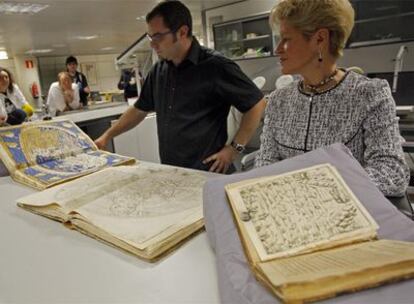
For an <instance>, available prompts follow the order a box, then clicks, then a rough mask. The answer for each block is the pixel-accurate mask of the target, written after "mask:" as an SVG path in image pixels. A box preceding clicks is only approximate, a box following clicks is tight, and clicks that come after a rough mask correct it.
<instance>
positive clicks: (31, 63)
mask: <svg viewBox="0 0 414 304" xmlns="http://www.w3.org/2000/svg"><path fill="white" fill-rule="evenodd" d="M24 62H25V64H26V69H33V60H25V61H24Z"/></svg>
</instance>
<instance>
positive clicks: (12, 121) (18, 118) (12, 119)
mask: <svg viewBox="0 0 414 304" xmlns="http://www.w3.org/2000/svg"><path fill="white" fill-rule="evenodd" d="M26 117H27V114H26V112H25V111H23V110H20V109H17V110H14V111H13V112H11V113H9V114H7V123H8V124H9V125H20V124H21V123H22V122H23V121H24V120H25V119H26Z"/></svg>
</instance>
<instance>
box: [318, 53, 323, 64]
mask: <svg viewBox="0 0 414 304" xmlns="http://www.w3.org/2000/svg"><path fill="white" fill-rule="evenodd" d="M322 60H323V59H322V51H321V50H319V57H318V61H319V62H322Z"/></svg>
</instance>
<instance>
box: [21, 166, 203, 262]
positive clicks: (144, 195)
mask: <svg viewBox="0 0 414 304" xmlns="http://www.w3.org/2000/svg"><path fill="white" fill-rule="evenodd" d="M205 180H206V177H205V174H203V173H201V172H199V171H196V170H190V169H182V168H177V167H172V166H166V165H159V164H151V163H144V162H141V163H139V164H137V165H135V166H120V167H113V168H107V169H104V170H102V171H99V172H96V173H93V174H91V175H87V176H84V177H81V178H79V179H76V180H74V181H70V182H68V183H65V184H62V185H58V186H56V187H53V188H50V189H46V190H44V191H42V192H39V193H35V194H32V195H29V196H26V197H23V198H20V199H19V200H18V201H17V202H18V205H19V206H20V207H22V208H24V209H26V210H28V211H31V212H34V213H37V214H39V215H43V216H46V217H49V218H51V219H54V220H57V221H61V222H63V223H64V224H65V225H66V226H67V227H69V228H72V229H76V230H78V231H80V232H82V233H84V234H86V235H88V236H91V237H93V238H96V239H98V240H101V241H103V242H105V243H108V244H109V245H112V246H115V247H117V248H120V249H123V250H125V251H127V252H129V253H132V254H134V255H136V256H138V257H140V258H143V259H146V260H149V261H155V260H157V259H158V258H159V257H161V256H163V255H164V254H166V253H167V252H169V251H171V250H173V249H174V248H176V247H177V246H178V245H179V244H180V243H181V242H183V241H184V240H185V239H187V238H188V237H189V236H191V235H192V234H194V233H196V232H197V231H199V230H200V229H201V228H202V227H203V224H204V222H203V213H202V188H203V185H204V182H205Z"/></svg>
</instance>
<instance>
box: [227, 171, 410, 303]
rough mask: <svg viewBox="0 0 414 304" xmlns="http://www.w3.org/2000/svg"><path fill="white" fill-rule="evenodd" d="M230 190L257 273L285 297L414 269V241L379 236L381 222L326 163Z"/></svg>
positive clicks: (370, 282)
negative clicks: (372, 215) (377, 222)
mask: <svg viewBox="0 0 414 304" xmlns="http://www.w3.org/2000/svg"><path fill="white" fill-rule="evenodd" d="M226 192H227V196H228V198H229V201H230V205H231V207H232V210H233V215H234V218H235V221H236V224H237V227H238V230H239V234H240V237H241V240H242V243H243V246H244V249H245V252H246V255H247V257H248V260H249V263H250V266H251V268H252V270H253V272H254V273H255V275H256V278H257V279H258V280H259V281H261V282H262V283H263V284H265V286H267V287H268V288H269V289H270V290H271V291H272V292H273V293H274V294H276V295H277V296H278V297H279V298H280V299H282V300H283V301H285V302H304V301H306V302H308V301H315V300H319V299H323V298H329V297H334V296H335V295H337V294H339V293H343V292H353V291H356V290H360V289H364V288H368V287H373V286H377V285H380V284H383V283H385V282H390V281H397V280H401V279H407V278H411V277H413V276H414V243H409V242H401V241H391V240H375V238H376V230H377V229H378V226H377V224H376V223H375V221H374V220H373V218H372V217H371V216H370V215H369V214H368V212H367V211H366V210H365V208H364V207H363V206H362V204H361V203H360V202H359V201H358V199H357V198H356V197H355V196H354V194H353V193H352V192H351V190H350V189H349V188H348V186H347V185H346V184H345V182H344V180H343V179H342V178H341V176H340V175H339V173H338V172H337V170H336V169H335V168H334V167H333V166H331V165H329V164H324V165H318V166H314V167H310V168H307V169H303V170H298V171H293V172H290V173H286V174H282V175H278V176H273V177H263V178H256V179H252V180H246V181H242V182H238V183H234V184H230V185H227V186H226Z"/></svg>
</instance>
